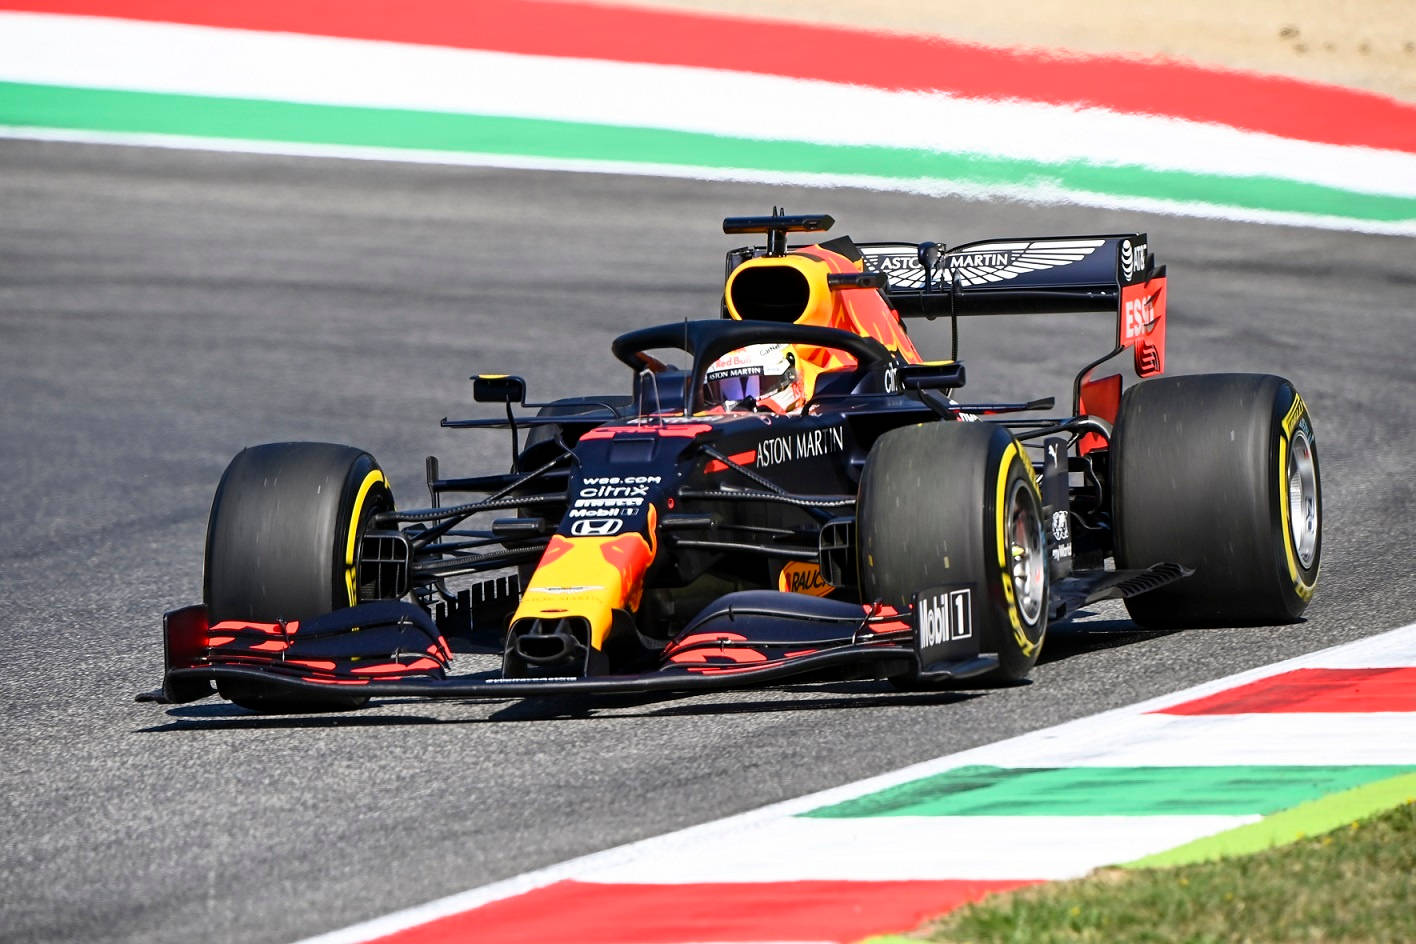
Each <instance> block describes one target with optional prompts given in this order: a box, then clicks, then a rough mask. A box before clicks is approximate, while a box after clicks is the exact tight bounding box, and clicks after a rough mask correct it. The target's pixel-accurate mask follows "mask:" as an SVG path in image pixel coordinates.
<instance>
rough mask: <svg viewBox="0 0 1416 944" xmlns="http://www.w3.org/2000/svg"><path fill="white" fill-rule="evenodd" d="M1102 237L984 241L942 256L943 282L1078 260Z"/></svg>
mask: <svg viewBox="0 0 1416 944" xmlns="http://www.w3.org/2000/svg"><path fill="white" fill-rule="evenodd" d="M1105 243H1106V240H1104V239H1049V240H1041V241H1036V242H1016V243H985V244H983V245H979V246H970V247H969V248H968V250H967V251H965V252H960V253H949V254H948V255H946V256H945V257H944V260H943V265H942V268H943V270H944V271H943V276H944V281H945V282H946V283H948V282H953V281H954V280H955V279H957V280H958V282H959V284H960V285H985V284H987V283H989V282H1003V281H1006V280H1008V279H1015V278H1017V277H1018V276H1020V275H1026V274H1027V273H1029V272H1039V271H1041V270H1043V269H1055V268H1057V267H1058V266H1064V265H1070V264H1072V263H1073V262H1080V261H1082V260H1083V259H1085V258H1086V257H1087V256H1090V255H1091V254H1092V253H1094V252H1096V251H1097V249H1098V248H1099V247H1101V246H1102V245H1104V244H1105Z"/></svg>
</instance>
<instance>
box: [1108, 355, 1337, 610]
mask: <svg viewBox="0 0 1416 944" xmlns="http://www.w3.org/2000/svg"><path fill="white" fill-rule="evenodd" d="M1111 454H1112V455H1111V464H1112V476H1113V478H1112V503H1113V522H1114V528H1115V535H1116V565H1117V567H1120V568H1137V567H1148V566H1150V565H1151V564H1155V563H1157V562H1160V561H1174V562H1175V563H1178V564H1183V565H1185V566H1187V567H1192V568H1194V570H1195V573H1194V575H1193V576H1191V577H1188V578H1186V579H1184V580H1180V581H1178V582H1176V583H1173V584H1169V585H1167V586H1164V587H1161V588H1160V589H1158V590H1152V591H1150V592H1149V593H1143V594H1141V595H1140V596H1136V597H1132V598H1131V599H1128V600H1127V601H1126V608H1127V610H1129V611H1130V613H1131V617H1132V619H1134V620H1135V621H1136V622H1137V623H1139V624H1140V625H1142V626H1149V627H1158V628H1165V627H1187V626H1236V625H1270V624H1276V623H1288V622H1292V621H1294V620H1296V619H1298V617H1299V616H1301V615H1302V613H1303V610H1304V608H1305V607H1307V605H1308V601H1309V600H1311V599H1312V596H1313V589H1314V587H1315V586H1316V585H1317V580H1318V567H1319V564H1320V563H1321V562H1322V550H1323V544H1322V487H1321V484H1320V481H1319V475H1318V448H1317V441H1316V440H1315V439H1314V436H1313V424H1312V420H1311V419H1310V418H1309V416H1308V408H1307V407H1306V406H1305V405H1304V403H1303V398H1302V397H1300V396H1299V395H1298V392H1297V391H1296V390H1295V389H1294V388H1293V385H1292V384H1290V383H1289V382H1288V381H1286V380H1284V379H1282V378H1280V377H1273V376H1267V375H1262V374H1200V375H1196V376H1189V377H1165V378H1159V379H1156V380H1148V381H1146V382H1144V383H1141V384H1137V385H1136V386H1134V387H1131V388H1130V389H1129V390H1127V391H1126V394H1125V396H1124V397H1123V398H1122V400H1121V410H1120V414H1119V415H1118V417H1117V420H1116V426H1115V429H1114V432H1113V436H1112V440H1111Z"/></svg>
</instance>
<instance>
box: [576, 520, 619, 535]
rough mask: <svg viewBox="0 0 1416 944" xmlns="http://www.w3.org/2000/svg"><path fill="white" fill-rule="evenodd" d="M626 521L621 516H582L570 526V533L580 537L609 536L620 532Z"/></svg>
mask: <svg viewBox="0 0 1416 944" xmlns="http://www.w3.org/2000/svg"><path fill="white" fill-rule="evenodd" d="M622 527H624V521H622V520H621V519H619V518H581V519H580V520H579V521H576V522H574V523H572V524H571V526H570V533H571V534H573V535H575V536H576V537H578V538H607V537H609V536H610V535H612V534H619V531H620V528H622Z"/></svg>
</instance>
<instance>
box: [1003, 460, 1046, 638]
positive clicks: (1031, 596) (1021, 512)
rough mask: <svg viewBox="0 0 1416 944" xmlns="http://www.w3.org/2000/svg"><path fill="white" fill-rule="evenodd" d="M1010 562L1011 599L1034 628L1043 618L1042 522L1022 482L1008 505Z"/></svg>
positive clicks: (1043, 561) (1014, 488) (1043, 557)
mask: <svg viewBox="0 0 1416 944" xmlns="http://www.w3.org/2000/svg"><path fill="white" fill-rule="evenodd" d="M1009 505H1010V507H1009V512H1008V519H1009V522H1010V527H1009V538H1010V542H1009V548H1008V551H1009V560H1010V561H1011V562H1012V563H1011V568H1012V574H1011V576H1012V578H1013V599H1014V600H1015V601H1017V606H1018V612H1019V613H1020V614H1021V615H1022V617H1023V621H1024V622H1026V623H1028V624H1030V625H1031V624H1033V623H1036V622H1037V621H1038V618H1039V617H1041V615H1042V605H1043V596H1044V594H1045V593H1046V588H1047V558H1046V552H1045V549H1044V546H1043V540H1042V519H1041V518H1040V517H1039V515H1038V513H1037V508H1036V503H1035V502H1034V501H1032V494H1031V493H1030V492H1029V491H1028V487H1027V486H1026V485H1025V484H1023V483H1022V482H1018V483H1017V484H1016V485H1014V486H1013V497H1012V500H1011V501H1010V502H1009Z"/></svg>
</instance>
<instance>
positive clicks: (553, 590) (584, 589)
mask: <svg viewBox="0 0 1416 944" xmlns="http://www.w3.org/2000/svg"><path fill="white" fill-rule="evenodd" d="M603 589H605V588H604V587H532V588H531V589H529V590H527V591H526V592H527V593H590V592H592V591H594V590H603Z"/></svg>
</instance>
